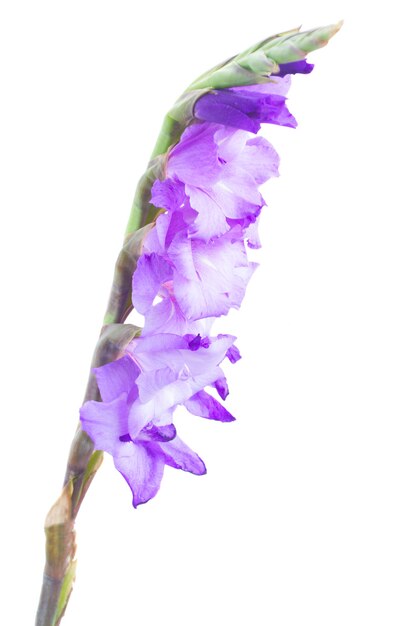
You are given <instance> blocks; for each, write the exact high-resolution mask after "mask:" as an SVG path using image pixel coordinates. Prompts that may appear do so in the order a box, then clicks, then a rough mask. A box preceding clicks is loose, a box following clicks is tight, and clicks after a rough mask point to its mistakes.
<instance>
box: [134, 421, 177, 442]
mask: <svg viewBox="0 0 412 626" xmlns="http://www.w3.org/2000/svg"><path fill="white" fill-rule="evenodd" d="M175 437H176V428H175V426H174V424H165V425H164V426H162V425H160V426H159V425H157V424H154V423H153V422H149V423H148V424H147V425H146V426H145V427H144V428H142V430H141V431H140V434H139V440H141V441H170V440H171V439H174V438H175Z"/></svg>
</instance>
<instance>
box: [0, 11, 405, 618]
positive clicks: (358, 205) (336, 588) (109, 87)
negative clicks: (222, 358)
mask: <svg viewBox="0 0 412 626" xmlns="http://www.w3.org/2000/svg"><path fill="white" fill-rule="evenodd" d="M383 6H384V5H383V3H382V4H381V5H380V4H379V3H378V2H373V3H372V2H370V3H369V2H362V1H357V2H354V1H350V2H348V1H347V0H345V1H343V0H342V1H334V0H324V1H320V0H318V1H314V2H310V3H309V2H307V1H304V0H295V1H294V2H290V3H287V2H277V3H276V2H273V1H266V0H254V1H253V2H250V3H248V4H247V5H242V4H241V2H240V1H239V2H238V3H235V2H233V1H231V0H229V1H228V2H226V3H225V2H222V1H221V0H219V1H217V0H212V1H211V0H209V2H204V3H200V2H196V3H195V2H190V1H186V0H180V1H179V0H177V1H176V2H168V3H165V5H164V6H162V4H161V3H154V2H153V3H141V2H137V1H134V2H132V1H122V0H119V1H117V2H105V1H99V2H97V1H96V2H93V1H89V0H83V1H81V2H80V1H78V0H72V1H71V2H56V1H53V2H52V1H50V2H46V1H44V0H38V1H36V2H29V1H26V2H23V1H19V0H17V1H15V2H12V1H11V0H9V1H8V2H7V1H6V2H3V4H2V8H1V15H0V48H1V49H0V59H1V70H0V71H1V92H2V93H1V101H0V107H1V116H0V123H1V139H0V141H1V145H0V151H1V156H0V158H1V164H0V166H1V170H0V171H1V179H2V182H1V220H2V224H1V231H0V237H1V248H0V253H1V257H2V259H1V272H2V280H1V291H2V295H3V300H2V302H3V303H2V305H1V312H2V326H1V344H0V346H1V366H2V378H1V380H2V395H1V405H2V428H1V436H2V439H1V442H2V446H1V447H2V454H1V456H0V464H1V468H0V477H1V511H2V515H1V522H0V523H1V526H2V529H1V530H2V532H1V534H0V554H1V571H2V574H3V577H4V578H3V582H2V583H1V587H2V594H1V595H2V601H1V605H0V622H1V623H2V624H5V625H6V624H7V626H9V625H10V626H14V625H18V626H20V625H21V624H26V623H27V624H30V623H32V622H33V620H34V613H35V610H36V605H37V599H38V593H39V590H40V582H41V571H42V568H43V550H44V543H43V530H42V527H43V520H44V517H45V514H46V512H47V510H48V508H49V507H50V505H51V504H52V502H53V501H54V499H55V498H56V497H57V495H58V494H59V490H60V485H61V481H62V477H63V474H64V467H65V462H66V456H67V451H68V448H69V445H70V441H71V438H72V434H73V431H74V429H75V426H76V422H77V412H78V407H79V405H80V403H81V399H82V396H83V389H84V385H85V382H86V378H87V372H88V366H89V360H90V357H91V353H92V350H93V346H94V343H95V340H96V338H97V335H98V332H99V325H100V323H101V318H102V315H103V312H104V309H105V305H106V298H107V294H108V290H109V286H110V283H111V275H112V268H113V264H114V261H115V258H116V256H117V252H118V249H119V247H120V245H121V241H122V235H123V231H124V227H125V224H126V221H127V218H128V213H129V207H130V204H131V201H132V198H133V195H134V189H135V185H136V182H137V180H138V178H139V176H140V174H141V173H142V172H143V170H144V168H145V164H146V160H147V158H148V157H149V154H150V152H151V149H152V147H153V144H154V141H155V138H156V135H157V132H158V129H159V126H160V123H161V120H162V117H163V115H164V113H165V112H166V110H167V109H168V108H169V106H170V105H171V104H172V103H173V101H174V100H175V99H176V97H177V96H178V95H179V94H180V93H181V92H182V91H183V89H184V88H185V87H186V85H187V84H188V83H189V82H191V81H192V80H193V79H194V78H195V77H196V76H197V75H198V74H200V73H202V72H203V71H204V70H205V69H207V68H208V67H211V66H213V65H215V64H216V63H218V62H219V61H221V60H223V59H225V58H226V57H228V56H231V55H232V54H234V53H236V52H238V51H239V50H242V49H244V48H245V47H247V46H249V45H251V44H252V43H254V42H255V41H258V40H260V39H262V38H264V37H266V36H268V35H270V34H273V33H275V32H279V31H282V30H287V29H289V28H291V27H295V26H298V25H299V24H302V25H303V28H304V29H305V28H310V27H314V26H319V25H323V24H328V23H330V22H334V21H337V20H339V19H341V18H344V19H345V25H344V27H343V29H342V31H341V32H340V33H339V34H338V35H337V36H336V38H335V39H334V40H333V41H332V42H331V43H330V45H329V46H328V47H327V48H325V49H323V50H321V51H319V52H316V53H313V54H312V55H311V58H310V60H312V61H314V62H315V63H316V69H315V71H314V72H313V73H312V74H311V75H310V76H298V77H296V79H295V80H294V81H293V86H292V90H291V92H290V100H289V106H290V109H291V110H292V112H293V113H294V114H295V116H296V117H297V119H298V121H299V127H298V129H297V130H295V131H294V130H291V129H285V128H268V129H267V131H265V134H266V136H267V137H269V138H270V139H271V140H272V141H273V143H274V145H275V147H276V148H277V150H278V152H279V153H280V155H281V178H280V179H278V180H276V181H272V182H270V183H269V184H268V185H267V186H266V189H265V197H266V200H267V203H268V205H269V206H268V208H266V209H265V214H264V217H263V220H262V226H261V233H262V239H263V245H264V248H263V250H262V251H261V252H260V253H259V254H258V256H259V261H260V262H261V267H260V269H259V270H258V272H257V273H256V274H255V276H254V278H253V280H252V282H251V284H250V287H249V290H248V293H247V296H246V299H245V302H244V305H243V307H242V310H241V311H240V312H238V313H236V314H233V315H232V316H231V317H230V318H229V319H227V320H226V321H225V324H224V328H225V329H226V330H227V331H229V332H232V333H234V334H236V335H237V336H238V337H239V340H238V345H239V347H240V349H241V352H242V354H243V359H242V361H241V362H240V363H238V364H237V365H236V366H230V364H228V365H227V367H226V371H227V374H228V378H229V382H230V387H231V395H230V397H229V398H228V402H227V404H228V408H229V409H230V410H231V411H232V412H233V413H234V414H235V415H236V416H237V418H238V420H237V422H235V423H234V424H216V423H211V422H208V421H206V420H201V419H200V418H195V417H192V416H186V415H185V416H183V415H182V416H181V417H179V418H178V427H179V429H180V432H181V433H182V436H183V437H184V439H185V440H186V441H187V442H188V443H189V444H190V445H191V446H192V447H193V448H194V449H195V450H196V451H197V452H199V454H200V455H201V456H202V458H203V459H204V460H205V461H206V464H207V467H208V474H207V476H204V477H193V476H191V475H189V474H185V473H183V472H178V471H175V470H172V469H170V470H168V471H166V475H165V478H164V480H163V484H162V487H161V490H160V492H159V494H158V496H157V497H156V498H155V499H154V500H153V501H152V502H150V503H148V504H146V505H145V506H142V507H140V508H138V509H137V510H134V509H133V508H132V506H131V494H130V492H129V490H128V487H127V485H126V483H125V481H124V480H123V479H122V477H121V476H120V475H119V474H117V473H116V471H115V470H114V468H113V465H112V462H111V459H110V458H106V460H105V463H104V464H103V467H102V469H101V470H100V472H99V475H98V476H97V478H96V480H95V482H94V484H93V486H92V488H91V489H90V491H89V493H88V495H87V498H86V500H85V502H84V506H83V507H82V510H81V513H80V516H79V518H78V524H77V530H78V558H79V563H78V576H77V582H76V587H75V591H74V593H73V595H72V599H71V601H70V604H69V608H68V611H67V614H66V617H65V618H64V621H63V623H64V624H65V626H81V625H83V624H100V625H102V626H109V625H116V626H117V625H120V624H122V625H127V626H128V625H129V624H130V625H136V626H137V625H139V626H158V625H159V624H163V623H167V624H168V625H170V626H175V625H176V626H177V625H178V626H189V625H192V624H196V625H198V626H206V625H210V624H216V625H217V626H221V625H223V624H225V625H227V624H229V625H231V624H249V625H254V624H258V625H262V626H266V625H268V626H272V625H273V626H275V625H276V626H302V625H307V624H316V626H330V625H333V626H335V625H336V626H337V625H345V626H346V625H348V624H350V625H351V626H365V625H373V626H377V625H389V624H390V625H392V624H396V625H397V626H403V625H410V624H411V622H412V602H411V584H412V539H411V527H412V504H411V503H412V454H411V444H412V423H411V415H412V413H411V410H412V399H411V391H410V390H411V382H412V378H411V375H412V363H411V355H412V330H411V315H412V298H411V272H412V263H411V261H412V250H411V235H412V215H411V209H412V203H411V192H410V189H411V182H412V181H411V174H410V162H411V159H410V153H409V150H408V149H409V147H410V142H411V132H410V131H411V123H410V111H411V102H410V97H409V93H408V90H409V88H410V74H411V71H410V68H411V56H410V43H409V39H410V32H409V22H408V20H407V16H406V14H405V13H402V11H403V9H402V8H401V2H400V1H397V0H395V1H393V2H391V3H385V8H383ZM405 6H407V3H405Z"/></svg>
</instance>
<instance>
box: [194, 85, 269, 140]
mask: <svg viewBox="0 0 412 626" xmlns="http://www.w3.org/2000/svg"><path fill="white" fill-rule="evenodd" d="M243 104H244V103H243V102H242V100H241V98H236V96H235V95H233V94H232V93H231V92H229V91H227V90H221V91H211V92H209V93H207V94H205V95H204V96H202V97H201V98H199V100H198V101H197V102H196V105H195V116H196V117H197V119H199V120H203V121H205V122H214V123H218V124H223V125H224V126H233V127H235V128H241V129H243V130H247V131H250V132H252V133H257V132H258V130H259V128H260V124H259V122H258V121H257V120H255V119H253V118H252V117H250V116H249V115H248V111H247V108H249V107H246V106H243V107H242V105H243ZM242 108H244V109H246V110H245V111H243V110H242Z"/></svg>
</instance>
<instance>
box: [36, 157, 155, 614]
mask: <svg viewBox="0 0 412 626" xmlns="http://www.w3.org/2000/svg"><path fill="white" fill-rule="evenodd" d="M161 164H162V160H161V158H158V159H156V160H154V161H153V162H151V164H150V165H149V168H148V170H147V171H146V173H145V174H144V176H143V177H142V179H141V180H140V182H139V184H138V187H137V190H136V195H135V199H134V202H133V206H132V211H131V215H130V220H129V227H128V229H127V232H126V237H125V241H124V245H123V247H122V249H121V251H120V254H119V256H118V258H117V262H116V265H115V271H114V277H113V284H112V288H111V291H110V296H109V303H108V308H107V311H106V314H105V316H104V324H103V326H102V329H101V333H100V337H99V340H98V342H97V345H96V349H95V352H94V355H93V359H92V365H91V367H92V368H95V367H99V366H101V365H104V364H105V363H109V362H111V361H113V360H115V359H116V358H117V357H118V355H119V353H120V352H121V350H122V348H123V347H124V346H125V345H126V344H127V343H129V342H130V341H131V339H133V337H135V336H136V334H137V331H138V329H137V328H136V327H135V326H132V325H130V324H124V322H125V320H126V318H127V316H128V314H129V312H130V310H131V308H132V304H131V289H132V277H133V272H134V270H135V267H136V263H137V259H138V256H139V254H140V251H141V247H142V243H143V239H144V236H145V235H146V234H147V232H148V231H149V230H150V228H151V227H152V225H153V221H154V219H155V218H156V215H157V213H158V209H155V207H153V206H152V205H150V202H149V198H150V190H151V187H152V184H153V181H154V180H155V178H157V177H160V169H161ZM100 399H101V398H100V394H99V390H98V387H97V384H96V380H95V377H94V375H93V373H92V372H91V373H90V376H89V381H88V384H87V388H86V393H85V397H84V402H86V401H88V400H96V401H99V400H100ZM102 460H103V453H102V452H100V451H95V450H94V446H93V442H92V440H91V439H90V438H89V436H88V435H87V434H86V433H85V432H84V431H83V430H82V429H81V427H80V424H79V425H78V428H77V430H76V433H75V436H74V439H73V442H72V445H71V448H70V452H69V458H68V462H67V468H66V474H65V479H64V484H63V491H62V493H61V495H60V497H59V498H58V500H57V501H56V503H55V504H54V505H53V506H52V508H51V509H50V511H49V513H48V515H47V518H46V522H45V533H46V565H45V568H44V575H43V585H42V589H41V594H40V600H39V607H38V611H37V616H36V626H58V624H59V623H60V620H61V618H62V617H63V614H64V611H65V608H66V605H67V602H68V600H69V597H70V593H71V589H72V584H73V580H74V576H75V561H74V556H75V549H76V546H75V532H74V523H75V519H76V516H77V513H78V511H79V508H80V505H81V503H82V500H83V498H84V496H85V495H86V492H87V490H88V488H89V486H90V484H91V482H92V480H93V478H94V475H95V474H96V472H97V470H98V468H99V467H100V465H101V462H102Z"/></svg>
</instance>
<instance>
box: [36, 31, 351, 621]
mask: <svg viewBox="0 0 412 626" xmlns="http://www.w3.org/2000/svg"><path fill="white" fill-rule="evenodd" d="M340 26H341V24H337V25H332V26H326V27H323V28H316V29H314V30H311V31H307V32H303V33H301V32H299V29H297V30H292V31H290V32H287V33H281V34H279V35H275V36H273V37H269V38H268V39H265V40H264V41H262V42H260V43H258V44H256V45H254V46H252V47H251V48H249V49H247V50H246V51H245V52H243V53H241V54H238V55H236V56H234V57H233V58H231V59H229V60H228V61H226V62H225V63H222V64H220V65H218V66H217V67H215V68H213V69H212V70H210V71H209V72H206V73H205V74H203V75H202V76H200V77H199V78H198V79H197V80H195V81H194V82H193V83H192V84H191V85H190V86H189V87H188V89H187V90H186V91H185V92H184V93H183V95H182V96H181V97H180V98H179V99H178V100H177V102H176V104H175V105H174V106H173V107H172V109H171V110H170V111H169V112H168V114H167V115H166V117H165V119H164V122H163V126H162V128H161V131H160V134H159V137H158V140H157V143H156V145H155V148H154V150H153V153H152V156H151V160H150V161H149V164H148V167H147V170H146V171H145V173H144V174H143V176H142V178H141V179H140V181H139V183H138V186H137V190H136V194H135V198H134V201H133V205H132V209H131V213H130V218H129V222H128V225H127V229H126V235H125V240H124V244H123V247H122V249H121V251H120V254H119V257H118V259H117V262H116V266H115V272H114V277H113V284H112V289H111V292H110V297H109V303H108V307H107V311H106V314H105V316H104V322H103V327H102V330H101V333H100V338H99V341H98V343H97V346H96V350H95V353H94V356H93V360H92V367H91V373H90V377H89V382H88V385H87V389H86V395H85V399H84V404H83V406H82V407H81V409H80V427H79V428H78V430H77V432H76V434H75V437H74V439H73V443H72V446H71V449H70V454H69V459H68V463H67V469H66V475H65V480H64V487H63V491H62V493H61V495H60V497H59V498H58V500H57V501H56V503H55V504H54V505H53V506H52V508H51V509H50V511H49V513H48V515H47V518H46V524H45V531H46V565H45V570H44V577H43V586H42V591H41V596H40V602H39V608H38V611H37V617H36V626H58V624H60V621H61V618H62V616H63V614H64V611H65V608H66V605H67V602H68V599H69V596H70V593H71V589H72V586H73V580H74V578H75V570H76V561H75V558H74V557H75V533H74V523H75V519H76V516H77V513H78V511H79V508H80V506H81V503H82V501H83V498H84V496H85V494H86V493H87V490H88V488H89V486H90V484H91V482H92V480H93V477H94V475H95V474H96V472H97V470H98V469H99V466H100V464H101V462H102V458H103V451H104V452H107V453H108V454H110V455H111V456H112V457H113V461H114V465H115V467H116V468H117V469H118V471H119V472H120V473H121V474H122V475H123V476H124V478H125V479H126V481H127V483H128V485H129V487H130V489H131V491H132V494H133V500H132V502H133V506H135V507H136V506H138V505H139V504H143V503H145V502H147V501H148V500H150V499H151V498H153V497H154V496H155V495H156V493H157V491H158V489H159V486H160V483H161V480H162V476H163V472H164V467H165V465H168V466H169V467H173V468H176V469H181V470H184V471H186V472H190V473H192V474H196V475H200V474H204V473H205V472H206V468H205V464H204V463H203V461H202V460H201V459H200V458H199V456H198V455H197V454H196V453H195V452H194V451H193V450H191V448H190V447H189V446H188V445H187V444H186V443H184V442H183V440H182V439H181V438H180V437H179V436H178V434H177V432H176V426H175V424H174V422H173V416H174V412H175V409H176V408H177V407H184V408H185V409H186V410H187V411H188V412H189V413H191V414H192V415H195V416H199V417H202V418H205V419H209V420H217V421H219V422H231V421H233V420H234V417H233V416H232V415H231V413H230V412H229V411H228V410H227V409H226V408H225V407H224V406H223V402H224V401H225V399H226V397H227V395H228V393H229V389H228V384H227V380H226V377H225V373H224V371H223V367H224V368H225V367H226V364H227V362H229V363H231V364H235V363H236V362H237V361H238V360H239V359H240V353H239V350H238V348H237V346H236V344H235V340H236V338H235V337H233V336H232V335H229V334H224V335H222V334H220V335H219V334H218V335H217V336H214V335H213V323H214V321H215V320H216V318H218V317H221V316H222V315H226V314H227V313H228V312H229V311H230V309H232V308H239V307H240V305H241V303H242V300H243V297H244V295H245V291H246V287H247V284H248V282H249V280H250V278H251V276H252V274H253V272H254V271H255V269H256V263H254V262H252V261H250V260H249V258H248V249H249V248H259V247H260V242H259V235H258V221H259V217H260V213H261V211H262V208H263V206H264V205H265V201H264V199H263V197H262V195H261V193H260V190H259V188H260V186H261V185H262V184H263V183H264V182H266V181H267V180H269V179H270V178H272V177H275V176H278V165H279V157H278V155H277V153H276V151H275V149H274V148H273V146H271V144H270V143H269V142H268V141H267V140H266V139H264V138H263V137H261V136H258V135H257V133H258V132H259V130H260V129H261V126H262V125H263V124H275V125H278V126H285V127H289V128H295V127H296V120H295V118H294V117H293V115H292V114H291V113H290V111H289V109H288V106H287V104H286V95H287V93H288V90H289V87H290V82H291V78H292V76H293V75H294V74H309V73H310V72H311V71H312V70H313V65H312V64H310V63H308V62H307V60H306V56H307V54H308V53H309V52H311V51H312V50H316V49H317V48H320V47H322V46H324V45H326V43H327V42H328V41H329V39H330V38H331V37H332V36H333V35H334V34H335V33H336V32H337V31H338V30H339V28H340ZM133 308H134V309H135V310H136V311H137V312H138V313H139V314H140V315H141V316H143V319H144V323H143V327H142V328H138V327H137V326H134V325H132V324H126V323H125V322H126V320H127V317H128V315H129V313H130V312H131V311H132V310H133Z"/></svg>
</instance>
